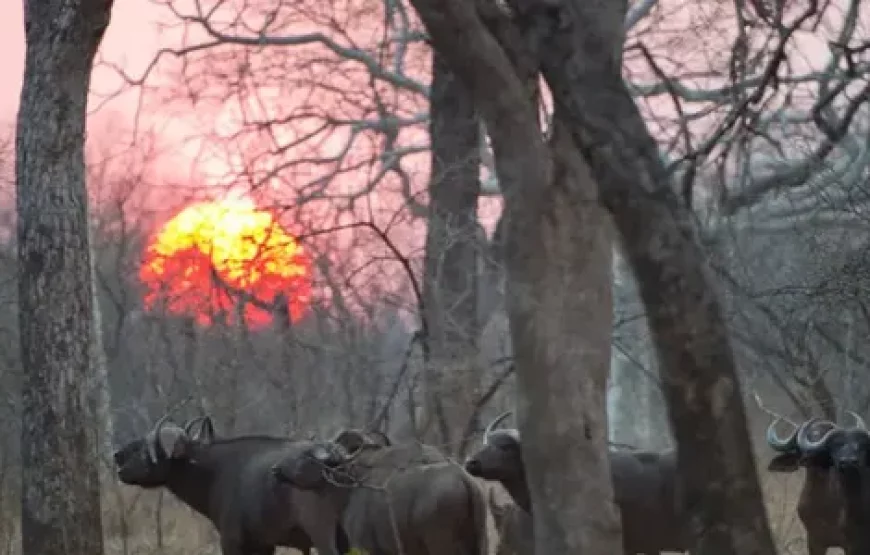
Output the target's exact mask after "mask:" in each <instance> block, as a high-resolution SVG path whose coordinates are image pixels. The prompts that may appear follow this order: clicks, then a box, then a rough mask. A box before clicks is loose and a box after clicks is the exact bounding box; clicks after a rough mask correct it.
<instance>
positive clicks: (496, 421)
mask: <svg viewBox="0 0 870 555" xmlns="http://www.w3.org/2000/svg"><path fill="white" fill-rule="evenodd" d="M513 412H514V411H512V410H508V411H505V412H503V413H501V414H500V415H498V416H496V417H495V419H494V420H493V421H492V422H490V423H489V426H487V427H486V430H485V431H484V432H483V444H484V445H488V444H489V435H490V434H491V433H492V431H493V430H494V429H495V427H496V426H498V425H499V424H501V423H502V422H503V421H504V419H505V418H507V417H508V416H510V415H511V414H513Z"/></svg>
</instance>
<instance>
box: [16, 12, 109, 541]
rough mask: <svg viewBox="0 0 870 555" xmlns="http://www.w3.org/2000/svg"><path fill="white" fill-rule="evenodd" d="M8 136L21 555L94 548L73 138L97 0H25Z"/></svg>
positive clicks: (85, 267) (81, 239)
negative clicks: (12, 130)
mask: <svg viewBox="0 0 870 555" xmlns="http://www.w3.org/2000/svg"><path fill="white" fill-rule="evenodd" d="M24 8H25V9H24V11H25V29H26V33H25V34H26V40H27V50H26V58H25V70H24V83H23V87H22V93H21V103H20V107H19V113H18V127H17V136H16V150H17V157H16V158H17V159H16V193H17V214H18V264H19V326H20V330H21V355H22V363H23V368H24V382H23V392H22V394H23V399H22V403H23V407H22V436H21V451H22V453H21V455H22V513H21V537H22V553H23V554H24V555H36V554H39V555H96V554H100V553H102V552H103V543H102V527H101V521H100V489H99V474H98V468H99V464H98V458H97V456H96V449H97V445H95V444H94V435H93V434H92V433H90V430H93V429H95V428H96V426H97V423H96V422H92V418H93V414H94V411H93V410H91V407H92V406H93V405H92V404H91V403H92V401H93V397H92V396H91V395H90V394H91V387H92V384H93V383H94V381H95V378H96V375H95V372H94V370H93V366H92V364H91V362H92V361H91V357H92V355H93V353H94V349H93V347H94V345H95V343H94V339H93V334H94V333H95V330H94V327H93V315H94V313H93V304H92V303H93V301H94V299H93V295H92V289H91V279H92V276H91V262H90V257H89V247H88V217H87V215H88V197H87V192H86V188H85V168H84V137H85V120H86V105H87V93H88V86H89V83H90V74H91V68H92V64H93V60H94V56H95V54H96V51H97V48H98V47H99V44H100V41H101V39H102V36H103V33H104V32H105V29H106V27H107V26H108V23H109V17H110V12H111V3H110V2H106V1H105V0H79V1H77V2H74V1H71V0H43V1H40V2H25V7H24Z"/></svg>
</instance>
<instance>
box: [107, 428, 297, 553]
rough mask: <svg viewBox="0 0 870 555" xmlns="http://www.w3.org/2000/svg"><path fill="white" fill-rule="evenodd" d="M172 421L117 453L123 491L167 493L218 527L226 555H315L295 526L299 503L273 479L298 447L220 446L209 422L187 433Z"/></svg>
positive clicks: (269, 441) (256, 439) (258, 439)
mask: <svg viewBox="0 0 870 555" xmlns="http://www.w3.org/2000/svg"><path fill="white" fill-rule="evenodd" d="M167 417H168V415H166V416H164V417H163V418H161V419H160V420H159V421H158V422H157V424H156V425H155V426H154V428H153V429H152V430H151V431H150V432H148V434H147V435H146V436H145V437H143V438H140V439H136V440H134V441H131V442H129V443H128V444H126V445H125V446H124V447H122V448H121V449H120V450H118V451H117V452H116V453H115V455H114V458H115V464H116V465H117V467H118V478H119V479H120V480H121V481H122V482H123V483H125V484H128V485H133V486H139V487H142V488H146V489H153V488H161V487H165V488H167V489H168V490H169V491H170V492H172V493H173V494H174V495H175V496H176V497H177V498H178V499H180V500H181V501H182V502H184V503H185V504H187V505H188V506H190V507H191V508H192V509H194V510H195V511H197V512H198V513H200V514H202V515H203V516H205V517H206V518H208V519H209V520H210V521H211V522H212V523H213V524H214V526H215V528H217V531H218V533H219V534H220V542H221V550H222V551H223V554H224V555H272V554H273V553H274V552H275V547H276V546H285V547H294V548H296V549H299V550H301V551H303V552H304V553H309V552H310V548H311V545H312V544H311V540H310V538H309V537H308V536H307V534H305V532H304V531H303V530H302V528H301V527H299V526H298V525H296V524H295V523H296V514H297V513H296V507H295V506H294V503H295V502H296V501H297V499H294V498H293V497H292V495H291V493H290V492H289V491H288V488H284V487H280V486H279V484H278V483H277V481H276V480H275V478H274V476H273V475H272V471H271V468H272V466H273V465H274V464H275V463H277V462H279V461H281V460H283V457H284V454H285V453H286V451H287V449H288V448H290V447H291V446H292V445H293V444H294V442H292V441H291V440H289V439H286V438H279V437H269V436H244V437H236V438H226V439H225V438H219V439H216V438H215V437H214V427H213V426H212V423H211V419H210V418H207V417H204V418H200V419H197V420H195V421H192V422H191V423H189V424H188V425H187V426H185V427H184V428H181V427H179V426H177V425H175V424H172V423H170V422H167Z"/></svg>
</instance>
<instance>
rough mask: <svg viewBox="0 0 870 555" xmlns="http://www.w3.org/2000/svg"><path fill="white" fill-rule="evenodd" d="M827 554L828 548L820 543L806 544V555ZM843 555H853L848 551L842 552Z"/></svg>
mask: <svg viewBox="0 0 870 555" xmlns="http://www.w3.org/2000/svg"><path fill="white" fill-rule="evenodd" d="M827 552H828V546H827V545H825V544H824V543H820V542H807V554H808V555H825V554H826V553H827ZM843 554H844V555H853V554H852V553H849V550H848V549H844V550H843Z"/></svg>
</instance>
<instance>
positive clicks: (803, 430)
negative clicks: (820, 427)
mask: <svg viewBox="0 0 870 555" xmlns="http://www.w3.org/2000/svg"><path fill="white" fill-rule="evenodd" d="M819 423H823V424H826V425H829V426H830V428H829V429H828V430H827V431H826V432H825V433H824V434H822V437H820V438H819V439H817V440H815V441H813V440H811V439H810V438H809V437H808V436H809V432H810V429H811V428H812V426H813V425H815V424H819ZM838 431H840V427H839V426H837V425H836V424H834V423H833V422H831V421H829V420H822V419H821V418H812V419H810V420H808V421H806V422H804V423H803V424H801V427H800V429H798V433H797V445H798V448H799V449H800V450H801V451H803V452H804V454H808V455H813V454H816V453H818V452H819V451H821V450H822V449H824V448H825V446H827V444H828V441H830V439H831V437H832V436H833V435H834V434H835V433H836V432H838Z"/></svg>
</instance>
